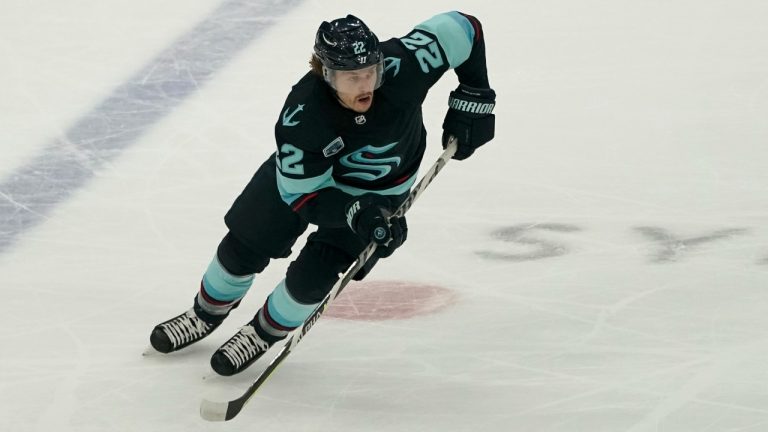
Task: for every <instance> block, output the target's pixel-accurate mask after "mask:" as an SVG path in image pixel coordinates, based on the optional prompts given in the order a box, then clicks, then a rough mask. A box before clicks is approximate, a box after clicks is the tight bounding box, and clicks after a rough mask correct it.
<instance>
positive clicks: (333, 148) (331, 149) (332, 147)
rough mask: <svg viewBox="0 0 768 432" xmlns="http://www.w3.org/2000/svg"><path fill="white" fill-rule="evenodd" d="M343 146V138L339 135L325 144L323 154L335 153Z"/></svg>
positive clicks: (331, 154) (327, 155) (328, 155)
mask: <svg viewBox="0 0 768 432" xmlns="http://www.w3.org/2000/svg"><path fill="white" fill-rule="evenodd" d="M343 148H344V140H342V139H341V137H337V138H336V139H335V140H333V141H331V142H330V144H328V145H327V146H325V148H324V149H323V156H325V157H331V156H333V155H335V154H336V153H338V152H340V151H341V149H343Z"/></svg>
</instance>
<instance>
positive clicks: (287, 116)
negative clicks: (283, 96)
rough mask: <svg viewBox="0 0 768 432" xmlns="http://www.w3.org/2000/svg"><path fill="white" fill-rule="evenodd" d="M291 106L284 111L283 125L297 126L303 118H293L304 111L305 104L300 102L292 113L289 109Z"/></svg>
mask: <svg viewBox="0 0 768 432" xmlns="http://www.w3.org/2000/svg"><path fill="white" fill-rule="evenodd" d="M290 109H291V107H288V108H286V109H285V112H284V113H283V126H288V127H291V126H296V125H297V124H299V123H301V120H295V121H294V120H293V116H295V115H296V114H297V113H298V112H299V111H304V104H299V106H298V107H296V109H294V110H293V111H291V112H290V113H289V112H288V110H290Z"/></svg>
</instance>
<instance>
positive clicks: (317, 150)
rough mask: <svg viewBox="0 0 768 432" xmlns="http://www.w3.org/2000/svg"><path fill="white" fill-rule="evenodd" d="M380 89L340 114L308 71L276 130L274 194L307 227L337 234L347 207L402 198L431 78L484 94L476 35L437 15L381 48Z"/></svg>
mask: <svg viewBox="0 0 768 432" xmlns="http://www.w3.org/2000/svg"><path fill="white" fill-rule="evenodd" d="M380 49H381V51H382V53H383V55H384V58H385V59H384V66H385V67H384V81H383V84H382V85H381V87H379V88H378V89H377V90H375V92H374V96H373V103H372V105H371V108H370V109H369V110H368V111H367V112H365V113H358V112H355V111H352V110H350V109H347V108H345V107H344V106H342V105H341V104H340V103H339V101H338V100H337V99H336V96H335V94H334V90H333V89H332V88H331V87H330V86H329V85H328V84H326V83H325V82H324V80H323V78H322V77H321V76H318V75H317V74H315V73H312V72H309V73H307V74H306V75H305V76H304V77H303V78H302V79H301V80H300V81H299V82H298V83H297V84H296V85H295V86H293V88H292V90H291V92H290V94H289V95H288V97H287V99H286V101H285V104H284V106H283V108H282V110H281V113H280V117H279V118H278V121H277V123H276V125H275V139H276V143H277V152H276V153H275V157H276V162H277V188H278V190H279V192H280V195H281V197H282V199H283V201H285V203H286V204H288V205H290V206H291V207H292V209H293V210H294V211H296V212H298V213H299V214H300V215H301V216H302V217H303V218H304V219H305V220H307V221H308V222H309V223H312V224H315V225H319V226H327V227H341V226H345V225H346V222H345V211H344V210H345V209H344V207H345V205H346V204H347V203H348V202H350V201H351V200H352V199H353V197H354V196H359V195H362V194H366V193H376V194H381V195H401V194H404V193H407V192H408V191H409V190H410V188H411V187H412V186H413V184H414V182H415V181H416V175H417V170H418V167H419V164H420V163H421V160H422V157H423V155H424V151H425V147H426V131H425V129H424V125H423V121H422V113H421V105H422V103H423V101H424V98H425V97H426V95H427V92H428V91H429V89H430V87H432V86H433V85H434V84H435V83H436V82H437V81H438V79H440V77H441V76H442V75H443V74H444V73H445V72H446V71H447V70H448V69H451V68H453V69H456V73H457V75H458V77H459V81H460V82H462V83H464V84H467V85H470V86H473V87H486V88H487V87H488V78H487V70H486V64H485V45H484V42H483V35H482V27H481V26H480V23H479V22H478V21H477V20H476V19H475V18H474V17H472V16H469V15H464V14H461V13H458V12H448V13H443V14H439V15H436V16H434V17H432V18H431V19H429V20H427V21H425V22H423V23H421V24H419V25H418V26H416V27H415V28H414V29H413V30H412V31H411V32H410V33H408V34H407V35H406V36H404V37H401V38H393V39H390V40H387V41H385V42H382V43H381V44H380Z"/></svg>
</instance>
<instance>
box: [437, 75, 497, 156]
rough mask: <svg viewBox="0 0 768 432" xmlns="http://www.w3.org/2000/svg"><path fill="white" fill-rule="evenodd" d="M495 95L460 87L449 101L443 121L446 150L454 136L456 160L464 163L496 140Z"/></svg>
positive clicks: (453, 92)
mask: <svg viewBox="0 0 768 432" xmlns="http://www.w3.org/2000/svg"><path fill="white" fill-rule="evenodd" d="M495 105H496V92H494V91H493V89H479V88H474V87H470V86H467V85H464V84H459V87H457V88H456V90H454V91H452V92H451V95H450V97H449V98H448V107H449V108H448V113H447V114H446V115H445V120H443V148H445V147H446V145H447V144H448V139H449V137H450V136H451V135H453V136H454V137H456V141H457V147H456V154H455V155H454V156H453V159H456V160H464V159H466V158H468V157H470V156H472V153H474V152H475V150H476V149H477V148H478V147H480V146H481V145H483V144H485V143H487V142H488V141H490V140H492V139H493V134H494V130H495V126H496V116H495V115H494V114H493V108H494V106H495Z"/></svg>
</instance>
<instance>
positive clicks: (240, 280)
mask: <svg viewBox="0 0 768 432" xmlns="http://www.w3.org/2000/svg"><path fill="white" fill-rule="evenodd" d="M253 277H254V276H253V275H249V276H235V275H233V274H230V273H229V272H227V270H226V269H225V268H224V267H222V265H221V264H220V263H219V259H218V258H217V257H213V260H211V263H210V264H208V269H207V270H206V271H205V274H204V275H203V285H204V286H205V291H206V292H207V293H208V294H209V295H210V296H211V297H213V298H215V299H216V300H221V301H233V300H239V299H241V298H243V296H245V293H247V292H248V289H250V288H251V284H252V283H253Z"/></svg>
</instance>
